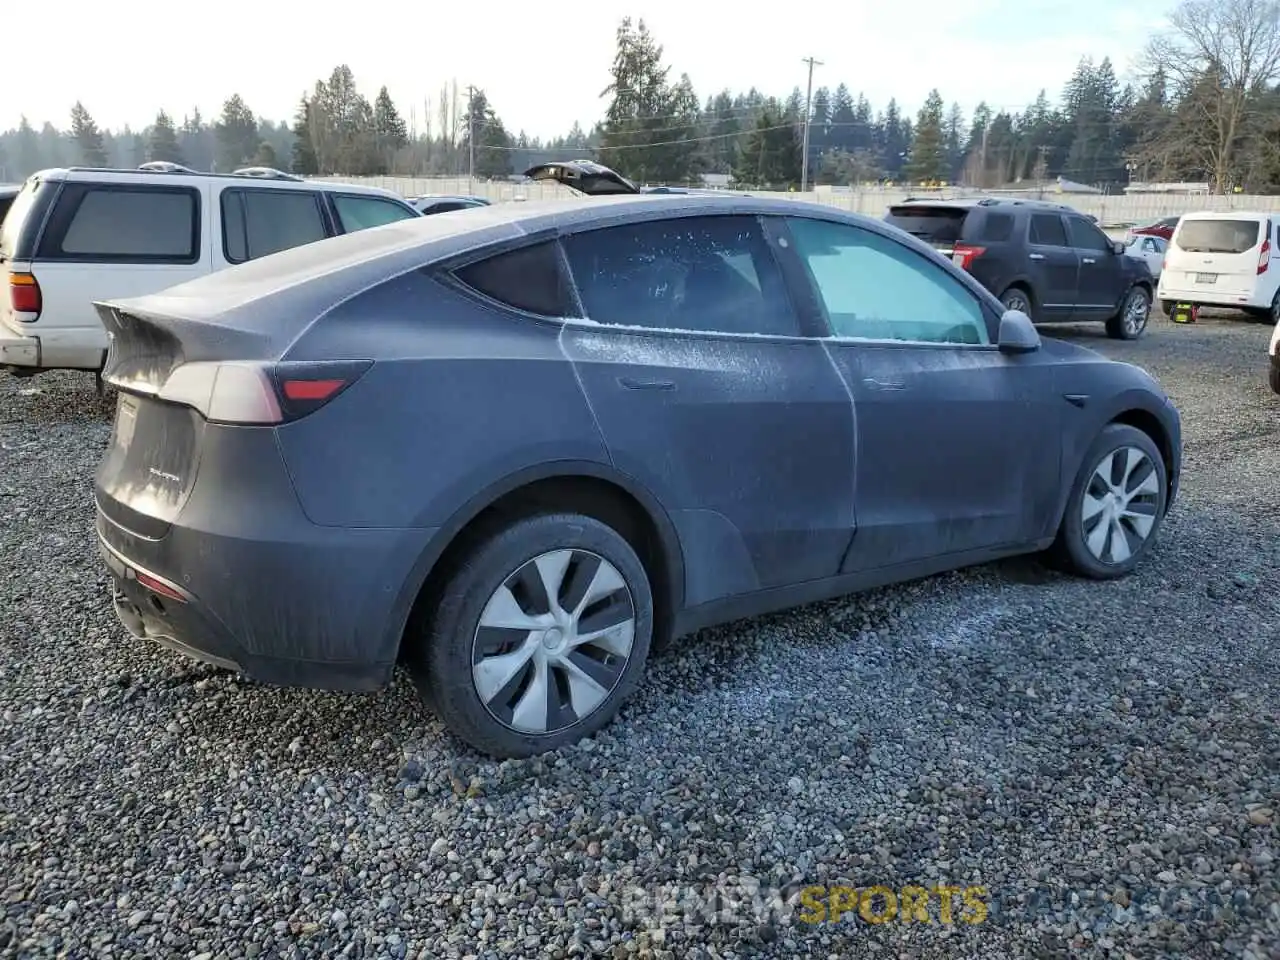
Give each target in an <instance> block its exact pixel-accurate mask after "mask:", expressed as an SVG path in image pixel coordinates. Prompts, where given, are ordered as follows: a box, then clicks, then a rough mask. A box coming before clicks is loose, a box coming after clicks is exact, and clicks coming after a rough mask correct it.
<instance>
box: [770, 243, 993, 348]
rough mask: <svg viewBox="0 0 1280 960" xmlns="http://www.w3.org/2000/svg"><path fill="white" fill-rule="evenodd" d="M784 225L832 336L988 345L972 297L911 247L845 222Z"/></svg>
mask: <svg viewBox="0 0 1280 960" xmlns="http://www.w3.org/2000/svg"><path fill="white" fill-rule="evenodd" d="M790 224H791V234H792V236H793V237H794V238H795V243H796V253H797V255H798V256H799V257H800V259H801V260H802V261H803V263H804V264H805V266H806V268H807V269H808V271H809V274H810V277H811V278H812V280H813V283H814V286H815V287H816V288H817V291H818V295H819V298H820V300H821V302H822V305H823V306H824V307H825V309H826V313H827V319H828V321H829V323H830V325H831V329H832V332H833V333H834V334H835V335H836V336H838V337H854V338H858V339H863V340H908V341H914V342H921V343H971V344H973V343H989V342H990V337H989V334H988V331H987V325H986V320H985V319H984V317H983V313H982V306H981V305H980V304H979V302H978V300H977V298H976V297H975V296H974V295H973V294H972V293H971V292H970V291H968V290H966V289H965V287H964V285H963V284H962V283H960V281H958V280H957V279H956V278H955V277H952V276H950V275H949V274H948V273H947V272H946V271H945V270H944V269H943V268H941V267H939V266H938V265H937V264H934V263H931V262H930V261H928V260H926V259H925V258H924V257H922V256H921V255H920V254H918V253H916V252H915V251H914V250H910V249H908V248H907V247H905V246H903V245H902V244H900V243H897V242H895V241H893V240H890V239H889V238H887V237H882V236H880V235H879V234H877V233H872V232H871V231H870V230H863V229H861V228H860V227H854V226H851V225H849V224H843V223H832V222H830V221H824V220H808V219H802V218H791V219H790Z"/></svg>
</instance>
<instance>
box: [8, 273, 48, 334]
mask: <svg viewBox="0 0 1280 960" xmlns="http://www.w3.org/2000/svg"><path fill="white" fill-rule="evenodd" d="M42 300H43V298H42V297H41V295H40V282H39V281H38V280H36V276H35V274H34V273H10V274H9V304H10V305H11V306H12V307H13V312H14V313H18V314H23V313H29V314H32V316H29V317H22V316H20V317H18V319H19V320H23V321H25V322H28V323H29V322H31V321H32V320H36V319H38V318H39V316H40V311H41V309H43V307H44V304H43V302H42Z"/></svg>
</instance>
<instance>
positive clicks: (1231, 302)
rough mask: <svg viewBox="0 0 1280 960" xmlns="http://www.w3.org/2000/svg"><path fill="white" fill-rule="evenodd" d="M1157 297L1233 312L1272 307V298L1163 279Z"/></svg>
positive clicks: (1157, 290) (1157, 289) (1207, 285)
mask: <svg viewBox="0 0 1280 960" xmlns="http://www.w3.org/2000/svg"><path fill="white" fill-rule="evenodd" d="M1156 297H1157V299H1160V300H1170V301H1173V302H1177V303H1195V304H1199V305H1201V306H1206V307H1223V308H1224V309H1233V310H1245V309H1249V310H1262V309H1265V308H1268V307H1270V306H1271V300H1270V298H1263V297H1261V296H1260V295H1259V294H1258V293H1256V292H1250V293H1247V294H1246V293H1232V292H1230V291H1221V290H1214V289H1213V286H1212V285H1210V284H1206V285H1204V286H1199V287H1188V286H1177V287H1175V286H1174V285H1173V284H1165V283H1164V282H1163V278H1161V282H1160V283H1159V284H1158V286H1157V288H1156Z"/></svg>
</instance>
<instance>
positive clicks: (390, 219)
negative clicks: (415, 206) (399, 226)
mask: <svg viewBox="0 0 1280 960" xmlns="http://www.w3.org/2000/svg"><path fill="white" fill-rule="evenodd" d="M333 205H334V207H335V208H336V209H337V211H338V222H339V223H340V224H342V231H343V232H344V233H355V232H356V231H357V230H368V229H369V228H370V227H381V226H383V225H384V224H387V223H395V222H396V221H397V220H412V219H415V218H416V217H417V216H418V212H417V211H416V210H410V209H409V208H408V207H406V206H404V205H403V204H399V203H396V202H395V201H392V200H384V199H382V198H381V197H357V196H353V195H351V194H342V193H335V194H334V195H333Z"/></svg>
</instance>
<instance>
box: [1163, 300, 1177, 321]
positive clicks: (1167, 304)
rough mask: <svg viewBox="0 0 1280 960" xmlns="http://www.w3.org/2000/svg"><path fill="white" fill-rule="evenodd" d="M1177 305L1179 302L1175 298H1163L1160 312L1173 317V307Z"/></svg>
mask: <svg viewBox="0 0 1280 960" xmlns="http://www.w3.org/2000/svg"><path fill="white" fill-rule="evenodd" d="M1175 306H1177V303H1176V302H1175V301H1173V300H1161V301H1160V312H1161V313H1162V314H1164V315H1165V317H1166V318H1167V317H1171V316H1173V308H1174V307H1175Z"/></svg>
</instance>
